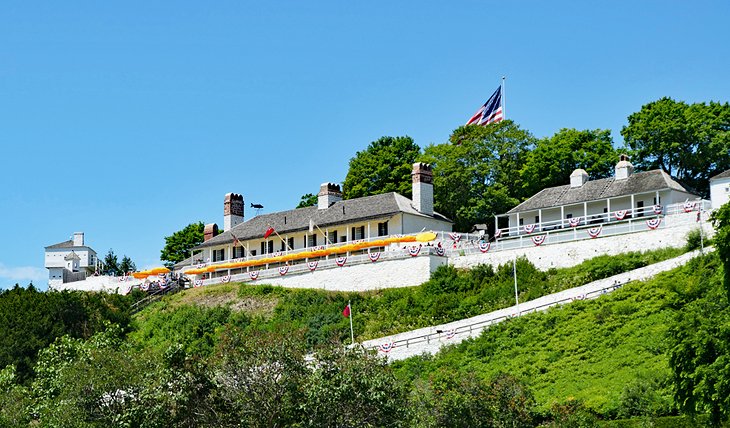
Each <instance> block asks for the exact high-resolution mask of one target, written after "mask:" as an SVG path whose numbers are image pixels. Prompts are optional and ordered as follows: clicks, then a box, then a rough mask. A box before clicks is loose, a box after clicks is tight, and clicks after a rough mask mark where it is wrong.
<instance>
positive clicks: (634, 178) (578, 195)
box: [507, 169, 692, 214]
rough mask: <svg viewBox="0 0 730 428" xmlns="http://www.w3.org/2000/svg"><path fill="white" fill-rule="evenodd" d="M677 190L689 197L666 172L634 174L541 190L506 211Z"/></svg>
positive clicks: (658, 170)
mask: <svg viewBox="0 0 730 428" xmlns="http://www.w3.org/2000/svg"><path fill="white" fill-rule="evenodd" d="M665 189H671V190H677V191H680V192H687V193H692V192H690V191H689V190H687V189H685V188H684V187H682V185H681V184H679V183H677V182H676V181H674V180H673V179H672V177H670V176H669V174H667V173H666V172H664V171H662V170H660V169H656V170H653V171H645V172H636V173H633V174H631V175H630V176H629V177H628V178H626V179H623V180H616V179H614V178H613V177H611V178H602V179H599V180H591V181H588V182H586V183H585V184H584V185H582V186H581V187H575V188H571V187H570V185H569V184H566V185H563V186H556V187H549V188H547V189H543V190H541V191H540V192H538V193H537V194H535V196H533V197H531V198H530V199H528V200H526V201H525V202H523V203H521V204H519V205H517V206H516V207H514V208H512V209H511V210H509V211H508V212H507V213H508V214H514V213H517V212H523V211H531V210H537V209H541V208H551V207H559V206H561V205H571V204H582V203H583V202H590V201H596V200H600V199H606V198H617V197H620V196H628V195H631V194H637V193H647V192H655V191H657V190H665Z"/></svg>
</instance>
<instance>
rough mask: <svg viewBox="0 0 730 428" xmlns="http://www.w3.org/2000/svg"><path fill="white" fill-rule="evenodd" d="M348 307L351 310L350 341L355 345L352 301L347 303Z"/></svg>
mask: <svg viewBox="0 0 730 428" xmlns="http://www.w3.org/2000/svg"><path fill="white" fill-rule="evenodd" d="M347 307H348V308H350V340H352V344H353V345H354V344H355V330H353V329H352V306H351V305H350V301H349V300H348V301H347Z"/></svg>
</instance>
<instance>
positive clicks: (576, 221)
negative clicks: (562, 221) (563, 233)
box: [568, 217, 580, 227]
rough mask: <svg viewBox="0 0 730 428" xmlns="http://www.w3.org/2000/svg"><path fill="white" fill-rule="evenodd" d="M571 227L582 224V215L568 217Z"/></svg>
mask: <svg viewBox="0 0 730 428" xmlns="http://www.w3.org/2000/svg"><path fill="white" fill-rule="evenodd" d="M568 224H569V225H570V227H578V225H580V217H573V218H569V219H568Z"/></svg>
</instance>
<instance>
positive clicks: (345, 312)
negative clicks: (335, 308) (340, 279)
mask: <svg viewBox="0 0 730 428" xmlns="http://www.w3.org/2000/svg"><path fill="white" fill-rule="evenodd" d="M342 316H343V317H345V318H349V317H350V305H347V306H345V309H343V310H342Z"/></svg>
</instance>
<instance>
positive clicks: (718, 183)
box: [710, 169, 730, 210]
mask: <svg viewBox="0 0 730 428" xmlns="http://www.w3.org/2000/svg"><path fill="white" fill-rule="evenodd" d="M710 199H711V200H712V209H713V210H716V209H718V208H720V207H721V206H723V205H725V204H726V203H728V201H730V169H728V170H727V171H725V172H721V173H720V174H717V175H716V176H714V177H712V178H710Z"/></svg>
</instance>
